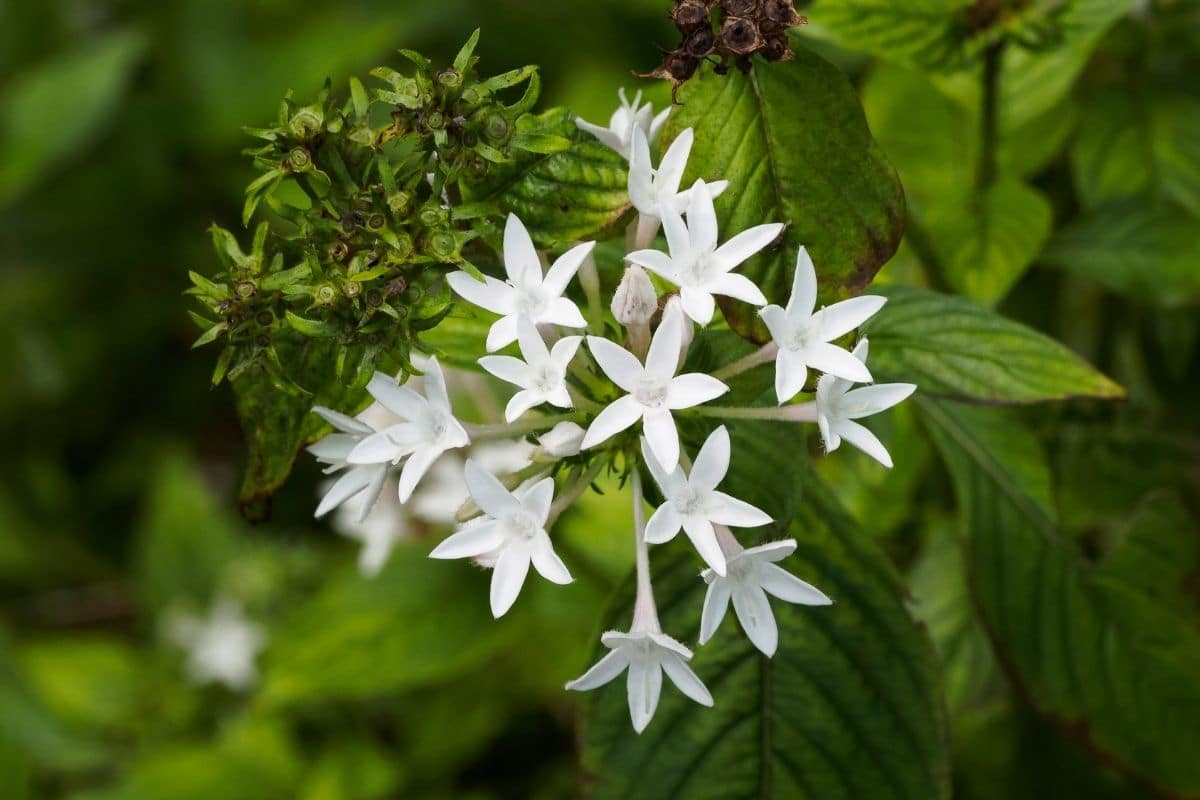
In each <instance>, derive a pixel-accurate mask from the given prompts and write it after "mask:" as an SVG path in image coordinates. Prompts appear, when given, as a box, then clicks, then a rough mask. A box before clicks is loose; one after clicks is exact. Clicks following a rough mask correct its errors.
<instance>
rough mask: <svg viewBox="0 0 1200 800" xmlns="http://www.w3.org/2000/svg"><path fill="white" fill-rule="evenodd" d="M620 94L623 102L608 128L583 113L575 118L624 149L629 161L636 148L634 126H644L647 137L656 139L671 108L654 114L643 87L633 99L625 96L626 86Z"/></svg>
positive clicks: (619, 149)
mask: <svg viewBox="0 0 1200 800" xmlns="http://www.w3.org/2000/svg"><path fill="white" fill-rule="evenodd" d="M617 95H618V97H620V99H621V105H620V107H619V108H617V110H616V111H614V112H613V113H612V117H611V118H610V119H609V121H608V127H607V128H602V127H600V126H599V125H593V124H592V123H590V122H588V121H586V120H584V119H583V118H582V117H576V118H575V125H576V126H577V127H578V128H579V129H580V130H581V131H585V132H587V133H590V134H592V135H593V136H595V137H596V138H597V139H599V140H600V143H601V144H603V145H604V146H605V147H608V148H610V149H612V150H615V151H616V152H617V153H620V154H621V157H622V158H624V159H625V160H627V161H628V160H629V156H630V151H631V150H632V148H633V132H634V129H638V130H640V131H641V132H642V134H643V135H644V136H645V137H646V138H647V139H649V140H650V141H651V142H653V141H654V140H655V139H657V138H658V133H659V131H661V130H662V126H663V124H664V123H665V122H666V121H667V116H668V115H669V114H670V113H671V109H670V108H665V109H663V110H662V111H661V112H659V114H658V116H654V106H653V105H652V104H651V103H646V104H645V105H641V102H642V93H641V91H639V92H638V93H637V94H636V95H634V97H633V102H632V103H631V102H629V98H628V97H626V96H625V89H624V87H622V88H621V89H618V90H617Z"/></svg>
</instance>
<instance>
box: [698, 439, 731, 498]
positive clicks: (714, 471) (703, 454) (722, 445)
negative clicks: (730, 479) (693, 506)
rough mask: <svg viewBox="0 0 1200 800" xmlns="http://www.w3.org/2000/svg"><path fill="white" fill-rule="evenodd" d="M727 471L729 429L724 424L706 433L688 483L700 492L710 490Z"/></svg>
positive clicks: (721, 479)
mask: <svg viewBox="0 0 1200 800" xmlns="http://www.w3.org/2000/svg"><path fill="white" fill-rule="evenodd" d="M727 472H729V429H728V428H726V427H725V426H724V425H722V426H720V427H719V428H717V429H716V430H715V431H713V432H712V433H710V434H709V435H708V438H707V439H705V440H704V444H703V445H701V447H700V452H699V453H697V454H696V459H695V461H694V462H693V463H692V472H691V474H690V475H688V483H689V484H690V485H691V487H692V488H693V489H695V490H697V491H700V492H711V491H712V490H713V489H716V488H717V485H718V484H719V483H720V482H721V481H723V480H725V473H727Z"/></svg>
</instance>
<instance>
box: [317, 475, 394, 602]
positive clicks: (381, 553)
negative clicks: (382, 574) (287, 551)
mask: <svg viewBox="0 0 1200 800" xmlns="http://www.w3.org/2000/svg"><path fill="white" fill-rule="evenodd" d="M384 466H385V467H386V465H384ZM387 483H388V482H387V481H385V482H384V486H385V487H386V486H387ZM397 495H398V493H397V491H395V490H393V491H388V492H382V493H380V496H379V502H377V503H375V504H374V505H373V506H372V507H370V508H368V509H366V513H365V515H364V514H363V508H362V505H361V504H362V503H363V502H364V501H365V500H366V499H367V498H366V495H365V494H360V495H357V496H355V497H352V498H350V499H349V500H348V501H346V502H345V503H343V504H342V506H341V507H340V508H338V510H337V512H336V513H335V514H334V516H333V529H334V530H335V531H337V532H338V533H340V534H341V535H342V536H345V537H346V538H348V539H354V540H355V541H357V542H360V543H361V544H362V547H361V548H360V549H359V551H358V571H359V572H360V573H361V574H362V575H363V576H364V577H367V578H371V577H374V576H376V575H378V574H379V571H380V570H382V569H383V566H384V564H386V563H387V560H388V556H390V555H391V554H392V549H393V548H394V547H395V546H396V542H399V541H401V540H403V539H406V538H408V535H409V527H410V520H409V516H408V513H407V509H406V508H405V507H404V506H403V505H402V504H401V503H400V498H399V497H398V496H397Z"/></svg>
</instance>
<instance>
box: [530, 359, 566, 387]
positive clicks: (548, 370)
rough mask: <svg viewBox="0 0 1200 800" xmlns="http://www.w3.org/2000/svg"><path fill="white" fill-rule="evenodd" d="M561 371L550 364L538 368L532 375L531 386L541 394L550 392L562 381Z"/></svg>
mask: <svg viewBox="0 0 1200 800" xmlns="http://www.w3.org/2000/svg"><path fill="white" fill-rule="evenodd" d="M562 379H563V376H562V373H561V372H559V371H558V370H557V369H555V368H554V367H553V366H551V365H550V364H546V365H544V366H542V367H540V368H538V370H537V372H535V373H534V376H533V387H534V388H535V389H537V390H538V391H539V392H541V393H542V394H550V393H551V392H553V391H554V390H555V389H557V388H558V385H559V384H560V383H562Z"/></svg>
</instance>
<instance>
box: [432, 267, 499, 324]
mask: <svg viewBox="0 0 1200 800" xmlns="http://www.w3.org/2000/svg"><path fill="white" fill-rule="evenodd" d="M446 282H447V283H449V284H450V288H451V289H453V290H454V293H455V294H457V295H458V296H459V297H461V298H462V299H464V300H466V301H467V302H468V303H471V304H472V305H476V306H479V307H480V308H482V309H485V310H487V311H491V312H492V313H493V314H505V313H507V312H508V311H509V310H510V309H511V307H512V297H513V288H512V287H511V286H509V285H508V284H507V283H505V282H504V281H499V280H496V279H495V278H493V277H491V276H490V275H485V276H484V277H483V280H477V279H476V278H475V276H473V275H471V274H470V273H467V272H462V271H459V272H451V273H450V274H449V275H447V276H446Z"/></svg>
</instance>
